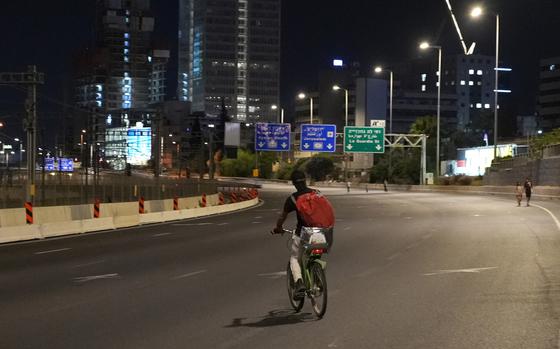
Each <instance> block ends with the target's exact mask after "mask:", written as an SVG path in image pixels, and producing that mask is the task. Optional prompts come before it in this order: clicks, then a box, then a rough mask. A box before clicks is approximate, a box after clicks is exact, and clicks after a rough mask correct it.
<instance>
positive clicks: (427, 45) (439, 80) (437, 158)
mask: <svg viewBox="0 0 560 349" xmlns="http://www.w3.org/2000/svg"><path fill="white" fill-rule="evenodd" d="M420 49H421V50H428V49H437V50H438V72H437V74H438V84H437V88H438V89H437V122H436V123H437V131H436V134H437V135H436V178H439V148H440V145H439V142H440V140H439V133H440V118H441V46H435V45H430V44H429V43H428V42H423V43H421V44H420Z"/></svg>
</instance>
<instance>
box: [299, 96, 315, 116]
mask: <svg viewBox="0 0 560 349" xmlns="http://www.w3.org/2000/svg"><path fill="white" fill-rule="evenodd" d="M298 98H299V99H301V100H304V99H306V98H309V123H310V124H312V123H313V97H311V96H307V95H306V94H305V93H303V92H300V93H299V94H298Z"/></svg>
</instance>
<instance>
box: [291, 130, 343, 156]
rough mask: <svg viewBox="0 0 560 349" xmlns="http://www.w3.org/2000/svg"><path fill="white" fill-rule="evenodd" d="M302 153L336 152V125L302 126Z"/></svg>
mask: <svg viewBox="0 0 560 349" xmlns="http://www.w3.org/2000/svg"><path fill="white" fill-rule="evenodd" d="M299 149H300V150H301V151H315V152H328V153H332V152H335V151H336V125H320V124H311V125H307V124H306V125H301V142H300V146H299Z"/></svg>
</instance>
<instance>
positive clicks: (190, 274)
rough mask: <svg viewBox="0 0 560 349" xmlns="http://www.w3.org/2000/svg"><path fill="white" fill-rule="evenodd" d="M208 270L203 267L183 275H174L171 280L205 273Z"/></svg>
mask: <svg viewBox="0 0 560 349" xmlns="http://www.w3.org/2000/svg"><path fill="white" fill-rule="evenodd" d="M207 271H208V270H206V269H204V270H199V271H193V272H192V273H188V274H183V275H179V276H175V277H173V278H171V280H179V279H184V278H188V277H191V276H195V275H198V274H202V273H206V272H207Z"/></svg>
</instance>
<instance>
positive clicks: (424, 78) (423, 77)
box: [421, 74, 428, 82]
mask: <svg viewBox="0 0 560 349" xmlns="http://www.w3.org/2000/svg"><path fill="white" fill-rule="evenodd" d="M421 77H422V82H426V78H427V77H428V74H422V75H421Z"/></svg>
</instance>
